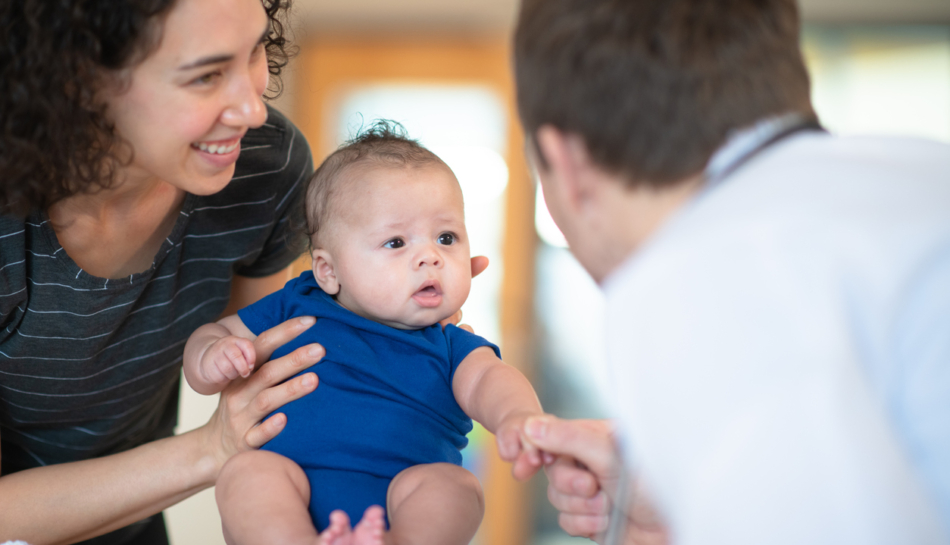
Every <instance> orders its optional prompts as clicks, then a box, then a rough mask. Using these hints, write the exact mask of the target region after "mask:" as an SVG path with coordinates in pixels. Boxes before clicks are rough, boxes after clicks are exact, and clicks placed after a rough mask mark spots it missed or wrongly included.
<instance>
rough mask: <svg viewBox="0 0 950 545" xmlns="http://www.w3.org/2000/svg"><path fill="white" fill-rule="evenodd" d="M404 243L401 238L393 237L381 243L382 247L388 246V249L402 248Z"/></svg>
mask: <svg viewBox="0 0 950 545" xmlns="http://www.w3.org/2000/svg"><path fill="white" fill-rule="evenodd" d="M405 245H406V241H404V240H403V239H401V238H394V239H392V240H390V241H387V242H386V243H385V244H383V248H389V249H391V250H396V249H399V248H402V247H403V246H405Z"/></svg>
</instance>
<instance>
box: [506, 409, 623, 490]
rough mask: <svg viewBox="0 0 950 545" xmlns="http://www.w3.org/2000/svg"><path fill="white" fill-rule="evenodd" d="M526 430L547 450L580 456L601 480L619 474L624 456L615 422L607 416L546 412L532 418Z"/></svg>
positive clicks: (562, 454) (561, 454) (531, 439)
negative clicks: (620, 452)
mask: <svg viewBox="0 0 950 545" xmlns="http://www.w3.org/2000/svg"><path fill="white" fill-rule="evenodd" d="M524 430H525V434H526V436H527V438H528V440H529V441H531V442H532V443H533V444H534V445H535V446H537V447H538V448H540V449H541V450H543V451H545V452H547V453H550V454H555V455H560V456H565V455H566V456H568V457H571V458H573V459H575V460H577V461H578V462H580V464H582V465H583V466H584V467H586V468H588V469H589V470H590V471H591V473H593V474H594V476H596V477H597V480H598V481H601V484H603V481H605V480H615V479H616V478H617V477H618V475H619V471H620V460H619V457H618V456H617V447H616V443H615V442H614V434H613V426H612V425H611V423H610V422H609V421H607V420H564V419H560V418H557V417H554V416H551V415H545V416H538V417H533V418H529V419H528V420H527V422H526V423H525V426H524Z"/></svg>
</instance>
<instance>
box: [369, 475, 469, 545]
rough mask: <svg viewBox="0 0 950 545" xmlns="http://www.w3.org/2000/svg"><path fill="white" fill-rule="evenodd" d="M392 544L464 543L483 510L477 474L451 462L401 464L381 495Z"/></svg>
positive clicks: (388, 537) (388, 539) (389, 538)
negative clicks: (384, 496) (387, 513)
mask: <svg viewBox="0 0 950 545" xmlns="http://www.w3.org/2000/svg"><path fill="white" fill-rule="evenodd" d="M386 503H387V506H388V511H389V522H390V530H389V533H388V534H387V535H386V539H387V543H390V544H392V545H409V544H412V545H456V544H457V545H467V544H468V543H469V542H470V541H471V540H472V537H474V536H475V531H476V530H478V525H479V524H481V522H482V515H484V514H485V500H484V497H483V496H482V487H481V485H480V484H479V483H478V479H476V478H475V476H474V475H472V474H471V473H469V472H468V471H467V470H465V469H463V468H461V467H459V466H456V465H452V464H425V465H418V466H413V467H410V468H408V469H405V470H403V471H402V472H401V473H399V475H396V478H395V479H393V482H392V483H391V484H390V485H389V494H388V498H387V499H386Z"/></svg>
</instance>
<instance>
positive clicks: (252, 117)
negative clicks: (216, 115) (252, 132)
mask: <svg viewBox="0 0 950 545" xmlns="http://www.w3.org/2000/svg"><path fill="white" fill-rule="evenodd" d="M259 71H261V68H259V67H254V69H253V70H248V71H247V72H246V73H244V74H241V75H239V76H236V77H235V78H234V80H233V81H231V85H230V88H229V90H228V91H229V92H228V104H227V106H226V107H225V109H224V112H222V114H221V120H222V121H223V122H224V123H226V124H228V125H232V126H236V127H260V126H261V125H263V124H264V122H265V121H267V107H266V106H265V105H264V97H263V95H264V90H265V89H266V88H267V78H268V72H267V64H266V63H263V73H262V74H259V73H257V72H259Z"/></svg>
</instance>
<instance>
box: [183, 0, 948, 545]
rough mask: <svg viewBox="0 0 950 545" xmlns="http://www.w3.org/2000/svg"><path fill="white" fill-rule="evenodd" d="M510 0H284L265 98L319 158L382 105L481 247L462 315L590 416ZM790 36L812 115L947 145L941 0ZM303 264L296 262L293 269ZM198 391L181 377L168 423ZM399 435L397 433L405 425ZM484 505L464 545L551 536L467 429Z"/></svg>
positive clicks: (587, 350)
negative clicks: (530, 162) (280, 41)
mask: <svg viewBox="0 0 950 545" xmlns="http://www.w3.org/2000/svg"><path fill="white" fill-rule="evenodd" d="M517 4H518V2H517V0H294V11H293V13H292V16H291V21H290V26H291V29H292V33H291V34H292V38H293V40H294V41H295V42H296V44H297V46H298V47H299V55H298V56H297V57H296V58H295V59H294V60H293V61H292V63H291V64H290V65H289V66H288V68H287V69H286V71H285V76H284V93H283V95H282V96H281V97H280V98H279V99H277V100H276V101H275V102H274V104H275V106H276V107H277V108H278V109H280V110H282V111H283V112H284V113H285V114H287V115H288V117H289V118H290V119H291V120H293V121H294V122H295V123H296V124H297V126H299V127H300V128H301V130H303V132H304V134H305V135H306V137H307V139H308V141H309V143H310V146H311V148H312V149H313V155H314V160H315V162H317V163H318V164H319V162H320V161H321V160H322V159H323V157H325V156H326V155H327V154H328V153H330V152H332V151H333V150H334V149H335V148H336V147H337V146H338V145H339V144H340V143H341V142H343V141H344V140H347V139H349V138H351V137H353V136H354V135H355V134H356V132H357V131H358V130H359V129H360V127H362V126H363V125H365V124H369V123H370V122H372V121H373V120H374V119H377V118H387V119H393V120H396V121H399V122H400V123H402V124H403V125H404V126H405V127H406V128H407V129H408V131H409V134H410V136H412V137H413V138H417V139H419V140H420V141H421V142H422V143H423V144H424V145H426V146H428V147H429V148H431V149H432V150H433V151H435V152H436V153H437V154H439V155H440V156H441V157H442V158H443V159H444V160H445V161H446V162H447V163H448V164H449V166H451V167H452V168H453V170H454V171H455V172H456V175H457V176H458V178H459V181H460V183H461V185H462V188H463V192H464V195H465V201H466V216H467V222H468V229H469V235H470V238H471V240H472V244H471V245H472V251H473V255H486V256H488V257H489V258H490V259H491V266H490V267H489V269H488V271H487V272H486V273H484V274H483V275H482V276H480V277H479V278H478V279H477V280H476V281H475V282H474V283H473V290H472V294H471V296H470V297H469V300H468V303H467V304H466V306H465V307H464V312H465V321H466V322H467V323H470V324H471V325H472V326H473V327H474V328H475V330H476V331H477V332H478V333H479V334H481V335H482V336H484V337H486V338H488V339H490V340H493V341H495V342H497V343H498V344H500V346H501V348H502V354H503V357H504V359H505V360H506V361H507V362H508V363H509V364H511V365H514V366H516V367H518V368H519V369H521V370H522V371H523V372H524V373H525V374H526V375H527V376H528V377H529V378H530V379H531V380H532V382H533V383H534V384H535V387H536V389H537V390H538V392H539V395H540V396H541V401H542V404H543V405H544V407H545V409H546V410H547V411H549V412H553V413H555V414H558V415H560V416H562V417H588V418H589V417H601V416H604V415H605V414H606V409H605V407H604V406H603V405H602V403H601V400H600V399H598V397H597V395H596V392H597V391H598V387H599V384H602V383H603V382H604V381H605V380H606V378H605V372H604V357H603V353H602V348H601V347H602V342H601V339H600V331H601V329H602V328H601V305H602V301H601V295H600V292H599V291H598V290H597V287H596V286H595V285H594V284H593V282H592V281H591V280H590V279H589V278H588V277H587V275H586V273H585V272H584V271H583V270H582V269H581V268H580V266H579V265H578V264H577V262H576V261H574V259H573V258H572V257H571V255H570V253H569V252H568V250H567V249H566V248H565V245H564V243H563V239H562V238H561V237H560V233H559V232H558V230H557V228H556V226H554V224H553V222H552V221H551V219H550V217H549V216H548V215H547V211H546V209H545V207H544V204H543V200H542V199H541V197H540V192H538V190H537V187H536V184H535V183H534V182H533V181H532V179H531V177H530V175H529V172H528V169H527V166H526V164H525V161H524V158H523V155H522V150H523V135H522V133H521V132H520V127H519V125H518V120H517V115H516V112H515V109H514V89H513V86H512V76H511V67H510V62H509V35H510V32H511V29H512V26H513V24H514V20H515V16H516V12H517V7H518V6H517ZM800 5H801V8H802V15H803V20H804V22H805V24H804V29H803V33H802V48H803V51H804V53H805V57H806V61H807V63H808V66H809V69H810V71H811V75H812V88H813V91H812V94H813V98H814V103H815V107H816V109H817V111H818V114H819V116H820V117H821V120H822V122H823V123H824V124H825V126H826V127H827V128H828V129H830V130H831V131H832V132H836V133H840V134H857V133H865V134H867V133H877V134H882V133H885V134H900V135H908V136H914V137H922V138H930V139H935V140H940V141H943V142H947V143H950V0H900V1H899V2H897V1H894V0H800ZM305 268H309V262H307V261H306V260H305V261H303V262H301V263H299V264H298V270H302V269H305ZM215 405H216V398H215V397H202V396H198V395H196V394H194V393H193V392H191V391H190V389H189V388H188V387H187V386H185V387H184V388H183V395H182V412H181V418H180V426H179V431H185V430H188V429H192V428H194V427H197V426H199V425H201V424H202V423H204V422H206V421H207V419H208V417H209V416H210V414H211V412H212V411H213V410H214V408H215ZM407 433H409V431H408V430H407ZM464 456H465V464H466V466H467V467H468V468H469V469H471V470H472V471H473V472H475V473H476V475H478V476H479V478H480V480H481V482H482V486H483V487H484V489H485V496H486V504H487V506H486V515H485V520H484V522H483V524H482V528H481V530H480V531H479V534H478V535H477V536H476V539H475V542H474V543H477V544H479V545H568V544H572V543H573V544H577V543H589V542H588V541H586V540H582V539H572V538H569V537H568V536H566V535H565V534H564V533H563V532H561V531H560V530H559V529H558V527H557V515H556V513H555V512H554V511H553V509H552V508H551V507H550V506H549V505H548V503H547V500H546V497H545V488H546V481H545V479H544V477H543V476H539V477H536V478H535V479H533V480H532V481H530V482H528V483H525V484H521V483H516V482H515V481H514V480H513V479H511V477H510V476H509V469H508V467H507V466H506V464H504V463H502V462H501V461H500V460H498V459H497V457H496V455H495V449H494V443H493V439H492V437H491V435H490V434H488V433H487V432H485V431H484V430H483V429H480V428H478V427H476V429H475V431H474V432H473V433H472V436H471V437H470V446H469V447H468V448H467V449H466V451H465V452H464ZM167 517H168V520H169V526H170V532H171V539H172V543H173V544H174V545H198V544H201V545H214V544H218V543H221V544H223V543H224V541H223V539H222V537H221V531H220V519H219V518H218V515H217V510H216V508H215V505H214V494H213V491H212V490H208V491H205V492H203V493H201V494H199V495H197V496H195V497H194V498H191V499H189V500H187V501H185V502H183V503H181V504H179V505H177V506H175V507H173V508H171V509H169V510H168V512H167Z"/></svg>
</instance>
